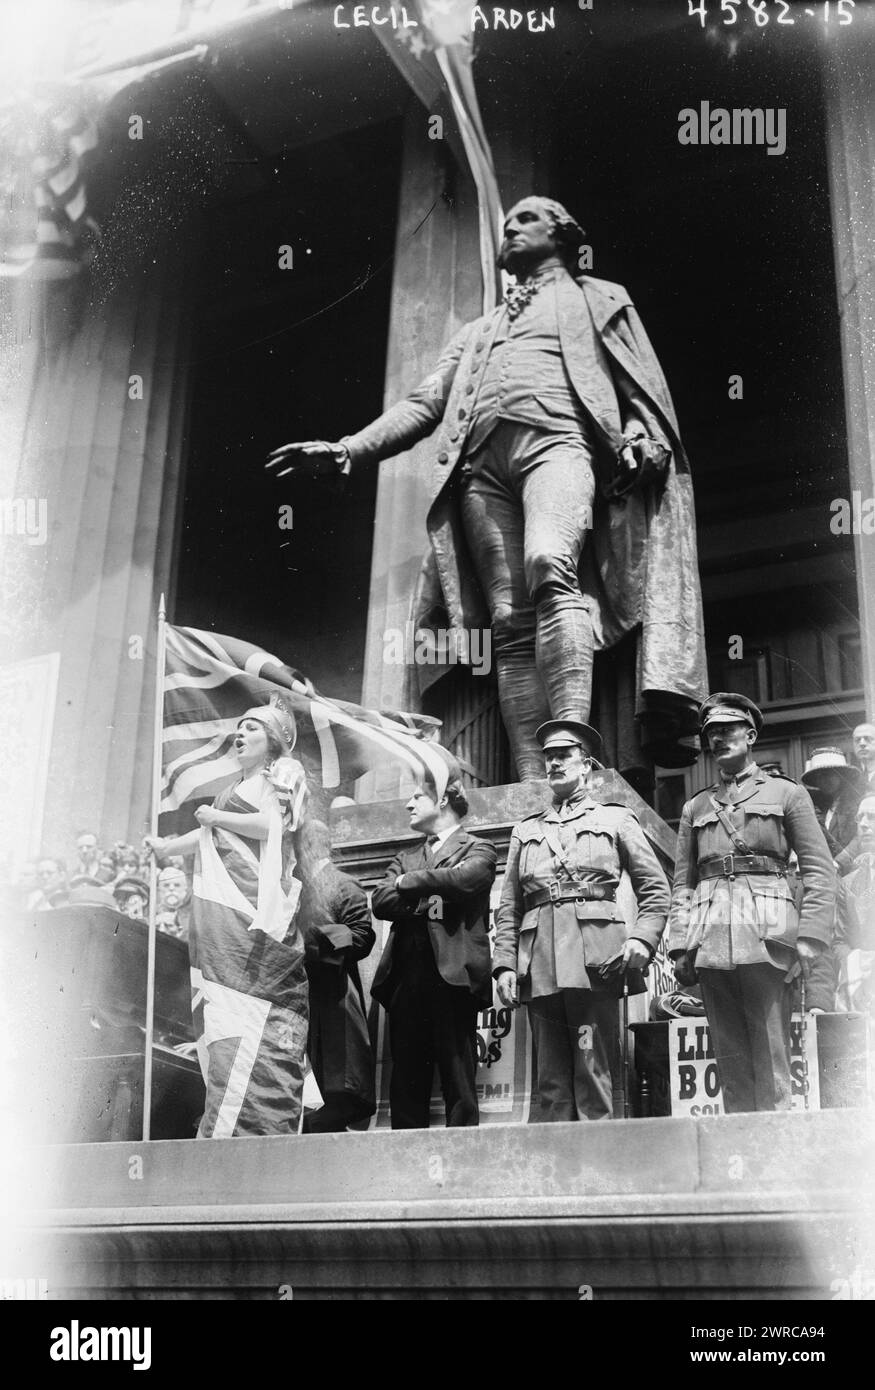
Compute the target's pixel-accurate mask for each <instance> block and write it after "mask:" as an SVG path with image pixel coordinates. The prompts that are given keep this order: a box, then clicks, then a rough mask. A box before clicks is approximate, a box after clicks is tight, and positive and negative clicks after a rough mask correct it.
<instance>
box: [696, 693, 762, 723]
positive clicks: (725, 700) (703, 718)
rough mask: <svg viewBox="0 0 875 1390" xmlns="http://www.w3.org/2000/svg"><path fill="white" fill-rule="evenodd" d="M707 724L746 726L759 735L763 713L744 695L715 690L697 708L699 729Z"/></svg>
mask: <svg viewBox="0 0 875 1390" xmlns="http://www.w3.org/2000/svg"><path fill="white" fill-rule="evenodd" d="M709 724H747V725H749V727H750V728H751V729H755V730H756V733H757V734H759V733H760V732H761V730H762V727H763V712H762V710H761V709H760V708H759V706H758V705H755V704H754V702H753V700H749V699H748V697H747V696H746V695H739V694H738V692H737V691H734V690H717V691H715V693H714V694H713V695H709V696H708V698H707V700H705V701H704V702H703V703H702V704H701V705H700V706H699V728H700V729H701V730H703V731H704V730H705V729H707V727H708V725H709Z"/></svg>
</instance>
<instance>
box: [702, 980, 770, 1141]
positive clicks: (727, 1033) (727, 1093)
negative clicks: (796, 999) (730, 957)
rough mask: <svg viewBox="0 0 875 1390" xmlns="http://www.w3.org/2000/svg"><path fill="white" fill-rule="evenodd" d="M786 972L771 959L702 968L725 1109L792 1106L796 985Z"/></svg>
mask: <svg viewBox="0 0 875 1390" xmlns="http://www.w3.org/2000/svg"><path fill="white" fill-rule="evenodd" d="M785 973H786V972H785V970H784V969H780V970H778V969H777V968H776V967H775V966H774V965H767V964H761V965H737V966H736V967H735V969H734V970H706V969H702V970H700V971H699V983H700V985H701V988H702V1001H703V1003H704V1005H705V1012H706V1014H707V1016H708V1027H709V1028H710V1031H711V1042H712V1045H713V1048H714V1057H715V1060H716V1062H717V1074H718V1076H719V1078H720V1088H721V1090H722V1092H723V1108H724V1110H725V1111H726V1112H727V1114H730V1115H734V1114H737V1113H738V1112H740V1111H744V1110H789V1109H790V1101H791V1096H792V1085H791V1080H790V1003H791V996H792V989H791V986H790V985H787V984H785V983H784V975H785Z"/></svg>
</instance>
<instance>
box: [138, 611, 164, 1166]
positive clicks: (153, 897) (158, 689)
mask: <svg viewBox="0 0 875 1390" xmlns="http://www.w3.org/2000/svg"><path fill="white" fill-rule="evenodd" d="M165 628H166V612H165V608H164V595H163V594H162V595H161V598H160V601H159V603H158V650H157V655H156V658H155V722H154V733H153V740H152V805H151V811H150V822H149V831H150V834H152V835H157V834H158V808H159V806H160V804H161V751H162V734H163V732H164V661H165V640H166V639H165ZM157 931H158V860H157V859H156V857H155V855H154V854H153V855H152V857H151V863H150V866H149V949H148V957H147V965H146V1043H145V1047H146V1057H145V1062H146V1072H145V1079H144V1081H143V1142H144V1143H146V1141H147V1140H148V1138H149V1135H150V1132H151V1128H152V1042H153V1038H154V1034H155V946H156V935H157Z"/></svg>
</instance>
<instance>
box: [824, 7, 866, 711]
mask: <svg viewBox="0 0 875 1390" xmlns="http://www.w3.org/2000/svg"><path fill="white" fill-rule="evenodd" d="M873 74H875V13H873V11H872V8H871V7H870V6H863V5H858V6H857V8H856V10H855V11H854V21H853V24H851V25H848V26H846V27H844V28H840V29H838V30H837V31H834V32H833V33H832V34H831V35H830V37H829V40H828V42H827V44H826V48H825V60H824V87H825V96H826V134H827V154H828V164H829V184H830V203H831V209H832V226H833V242H834V246H835V260H836V284H837V289H838V299H839V314H840V317H841V339H842V359H843V370H844V382H845V405H846V412H847V420H848V457H849V467H850V486H851V490H852V492H853V491H857V492H859V493H860V494H861V498H862V500H863V501H865V500H866V499H868V498H872V497H873V496H875V81H873ZM854 549H855V558H856V565H857V589H858V593H859V596H860V629H861V635H862V647H863V680H864V686H865V697H866V706H867V711H868V714H869V717H870V718H872V716H873V714H875V535H871V534H869V535H857V536H855V537H854Z"/></svg>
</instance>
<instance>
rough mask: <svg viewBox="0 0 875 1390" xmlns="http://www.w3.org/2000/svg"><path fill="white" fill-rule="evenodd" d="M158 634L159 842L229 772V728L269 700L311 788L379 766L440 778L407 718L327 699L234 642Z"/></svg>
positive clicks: (437, 759) (329, 786)
mask: <svg viewBox="0 0 875 1390" xmlns="http://www.w3.org/2000/svg"><path fill="white" fill-rule="evenodd" d="M165 632H166V641H165V674H164V721H163V748H162V783H161V805H160V810H161V816H162V820H161V833H162V835H168V834H178V833H181V832H182V831H184V830H187V829H189V828H190V827H191V824H192V816H193V812H194V810H195V808H196V807H197V806H198V805H199V804H200V803H201V802H203V801H206V800H212V799H213V797H215V796H216V795H217V794H218V792H219V791H220V790H221V789H222V788H223V787H225V786H227V785H228V783H229V782H230V781H231V780H232V779H233V778H234V777H236V776H237V775H238V774H239V771H240V767H239V763H238V762H237V759H236V757H235V755H234V747H233V744H234V733H235V730H236V727H237V721H238V720H239V719H240V717H241V716H242V715H243V714H244V713H245V711H246V710H247V709H250V708H251V707H252V706H257V705H265V704H267V703H268V701H269V699H270V696H271V695H278V696H280V697H281V699H282V702H283V704H284V705H285V707H286V708H287V709H289V710H291V712H292V713H293V714H294V716H295V722H296V724H297V729H298V738H297V743H296V745H295V757H296V758H298V759H300V761H301V762H302V763H303V765H304V767H305V769H306V771H307V774H308V780H309V781H310V783H311V785H314V786H319V785H321V786H322V787H323V788H324V789H325V790H327V791H330V790H333V789H336V788H340V787H341V786H342V785H345V784H348V783H351V782H352V781H353V780H354V779H355V778H357V777H361V776H362V775H363V774H364V773H366V772H371V771H375V770H378V769H381V768H385V767H387V766H394V767H397V768H399V769H401V768H404V769H406V770H407V771H408V772H410V773H412V774H413V776H414V777H416V778H417V779H419V778H422V777H424V776H425V775H426V774H428V773H431V774H432V776H434V774H435V773H436V772H437V773H438V774H439V773H440V769H441V766H442V763H441V756H440V754H439V753H438V752H437V751H436V749H435V746H434V745H433V744H429V743H428V742H427V741H425V740H424V739H423V738H421V737H420V736H419V732H418V727H417V717H416V715H405V714H395V713H392V714H380V713H378V712H377V711H375V710H367V709H363V708H362V707H361V706H360V705H354V704H349V703H347V702H346V701H343V700H332V699H329V698H328V697H327V696H324V695H320V694H319V692H318V691H317V690H315V689H314V687H313V685H312V684H311V682H310V681H309V680H307V678H306V677H305V676H303V675H301V673H300V672H299V671H296V670H295V669H294V668H293V667H291V666H287V665H286V664H285V663H284V662H283V661H281V660H280V658H279V657H276V656H272V655H271V654H270V652H266V651H264V650H263V649H262V648H261V647H257V646H254V645H253V644H252V643H251V642H244V641H241V640H240V639H239V638H236V637H223V636H221V635H220V634H219V633H215V632H204V631H202V630H200V629H198V628H193V627H175V626H171V625H170V624H168V625H167V627H166V629H165Z"/></svg>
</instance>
